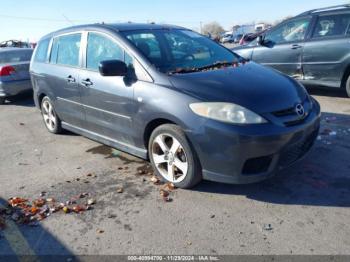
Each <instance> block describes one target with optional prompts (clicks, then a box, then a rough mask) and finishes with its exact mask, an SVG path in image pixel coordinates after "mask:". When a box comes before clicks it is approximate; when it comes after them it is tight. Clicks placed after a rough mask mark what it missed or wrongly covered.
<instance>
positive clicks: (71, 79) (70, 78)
mask: <svg viewBox="0 0 350 262" xmlns="http://www.w3.org/2000/svg"><path fill="white" fill-rule="evenodd" d="M66 80H67V82H68V83H75V78H74V77H73V76H71V75H70V76H68V77H67V78H66Z"/></svg>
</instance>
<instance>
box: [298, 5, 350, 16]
mask: <svg viewBox="0 0 350 262" xmlns="http://www.w3.org/2000/svg"><path fill="white" fill-rule="evenodd" d="M348 9H350V4H343V5H335V6H328V7H323V8H317V9H312V10H309V11H306V12H303V13H301V14H299V15H297V16H304V15H311V14H316V13H323V12H332V11H342V10H348Z"/></svg>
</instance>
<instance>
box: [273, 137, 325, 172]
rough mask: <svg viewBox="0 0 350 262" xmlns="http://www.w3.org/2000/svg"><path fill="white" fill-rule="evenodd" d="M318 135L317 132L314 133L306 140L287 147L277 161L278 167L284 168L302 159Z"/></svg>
mask: <svg viewBox="0 0 350 262" xmlns="http://www.w3.org/2000/svg"><path fill="white" fill-rule="evenodd" d="M317 135H318V130H316V131H314V132H313V133H312V134H310V135H309V136H308V137H307V138H305V139H303V140H302V141H300V142H298V143H296V144H294V145H292V146H289V147H288V148H287V149H285V150H284V151H283V152H282V153H281V157H280V160H279V166H281V167H286V166H289V165H291V164H293V163H294V162H295V161H297V160H298V159H300V158H301V157H303V156H304V155H305V154H306V153H307V152H308V151H309V150H310V148H311V147H312V145H313V143H314V141H315V139H316V137H317Z"/></svg>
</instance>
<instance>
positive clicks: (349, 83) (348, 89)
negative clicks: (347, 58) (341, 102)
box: [345, 75, 350, 97]
mask: <svg viewBox="0 0 350 262" xmlns="http://www.w3.org/2000/svg"><path fill="white" fill-rule="evenodd" d="M345 91H346V93H347V95H348V97H350V75H349V76H348V80H346V83H345Z"/></svg>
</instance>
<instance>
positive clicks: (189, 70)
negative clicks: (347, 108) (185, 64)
mask: <svg viewBox="0 0 350 262" xmlns="http://www.w3.org/2000/svg"><path fill="white" fill-rule="evenodd" d="M198 71H200V69H199V68H197V67H192V68H177V69H176V70H174V71H169V72H168V74H169V75H173V74H185V73H193V72H198Z"/></svg>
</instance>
